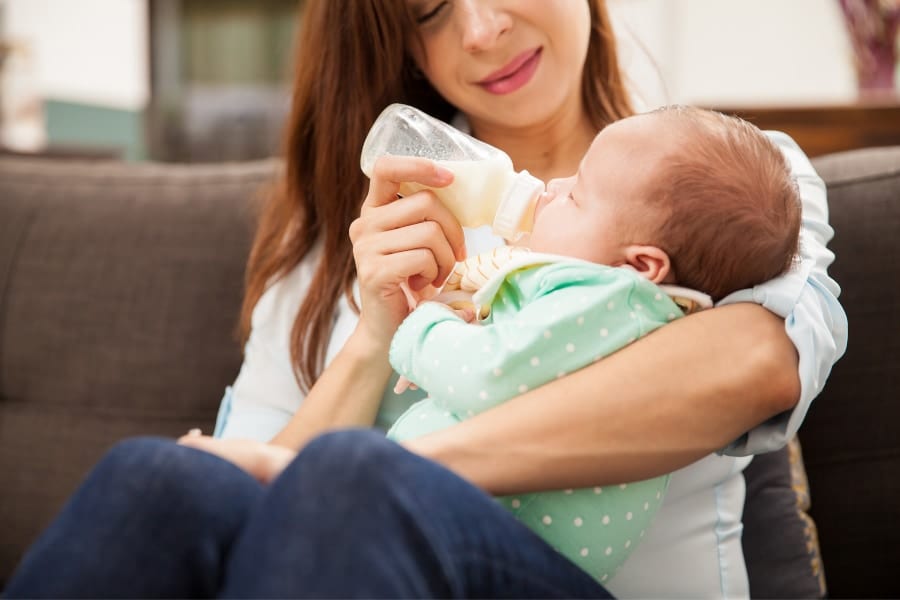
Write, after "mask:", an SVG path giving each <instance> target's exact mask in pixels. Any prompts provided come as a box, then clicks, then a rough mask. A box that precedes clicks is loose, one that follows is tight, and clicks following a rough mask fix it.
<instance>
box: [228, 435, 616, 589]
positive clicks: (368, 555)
mask: <svg viewBox="0 0 900 600" xmlns="http://www.w3.org/2000/svg"><path fill="white" fill-rule="evenodd" d="M224 595H225V596H235V597H238V596H256V597H262V596H266V597H276V596H293V597H354V596H355V597H359V596H363V597H504V596H505V597H517V598H528V597H542V598H550V597H608V596H607V592H606V590H605V589H604V588H603V587H602V586H600V585H599V584H598V583H597V582H596V581H594V580H593V579H592V578H591V577H589V576H588V575H586V574H585V573H584V572H583V571H581V570H580V569H578V568H577V567H576V566H575V565H573V564H572V563H570V562H569V561H567V560H566V559H565V558H563V557H562V556H560V555H559V554H558V553H556V552H555V551H554V550H553V549H552V548H550V547H549V546H547V545H546V544H545V543H544V542H543V541H542V540H541V539H540V538H538V537H537V536H536V535H534V534H533V533H532V532H531V531H530V530H529V529H527V528H526V527H524V526H523V525H521V524H520V523H519V522H518V521H516V520H515V519H514V518H513V517H512V516H510V515H509V514H508V513H507V512H506V511H505V510H504V509H503V508H502V507H501V506H500V505H499V504H498V503H497V502H496V501H495V500H494V499H493V498H491V497H490V496H488V495H487V494H485V493H484V492H482V491H481V490H479V489H477V488H475V487H474V486H472V485H471V484H469V483H468V482H466V481H465V480H463V479H461V478H459V477H457V476H456V475H454V474H453V473H451V472H450V471H448V470H447V469H444V468H443V467H441V466H439V465H437V464H436V463H433V462H431V461H428V460H425V459H423V458H421V457H419V456H416V455H414V454H412V453H410V452H407V451H406V450H404V449H403V448H402V447H401V446H399V445H397V444H396V443H394V442H391V441H389V440H386V439H385V438H384V436H383V435H381V434H379V433H375V432H371V431H367V430H348V431H342V432H335V433H331V434H326V435H324V436H321V437H319V438H317V439H316V440H314V441H313V442H312V443H310V445H309V446H307V448H306V449H304V451H303V452H301V453H300V454H299V455H298V457H297V459H295V460H294V461H293V462H292V463H291V465H290V466H289V467H288V468H287V469H286V470H285V472H284V473H283V474H282V475H281V476H280V477H279V478H278V479H277V480H276V481H275V482H274V483H273V484H272V486H271V488H270V489H269V490H268V492H267V493H266V496H265V498H264V499H263V500H262V502H261V503H260V504H259V505H258V506H257V507H256V508H255V509H254V511H253V514H252V516H251V517H250V519H249V520H248V523H247V527H246V528H245V529H244V531H243V532H242V533H241V535H240V539H239V540H238V542H237V543H236V544H235V547H234V550H233V552H232V555H231V559H230V562H229V566H228V569H227V575H226V581H225V588H224Z"/></svg>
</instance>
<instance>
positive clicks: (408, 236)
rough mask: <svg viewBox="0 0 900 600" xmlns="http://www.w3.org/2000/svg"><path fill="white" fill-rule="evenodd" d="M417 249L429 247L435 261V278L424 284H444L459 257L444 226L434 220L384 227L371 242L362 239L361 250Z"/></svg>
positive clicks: (387, 252)
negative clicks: (446, 234) (388, 229)
mask: <svg viewBox="0 0 900 600" xmlns="http://www.w3.org/2000/svg"><path fill="white" fill-rule="evenodd" d="M416 249H426V250H429V251H430V252H431V254H432V257H433V260H434V263H435V267H436V271H435V278H434V280H431V281H426V282H425V285H427V284H429V283H433V284H434V285H436V286H438V285H440V284H442V283H443V282H444V280H445V279H447V277H449V276H450V273H451V272H452V271H453V267H454V266H455V265H456V258H457V257H456V255H455V254H454V251H453V248H452V247H451V245H450V243H449V242H448V240H447V238H446V236H445V235H444V232H443V230H442V228H441V226H440V225H438V224H437V223H435V222H434V221H423V222H421V223H416V224H414V225H409V226H407V227H403V228H401V229H392V230H390V231H385V232H384V233H383V234H381V235H379V236H377V237H373V238H372V240H371V241H369V242H362V244H361V248H360V251H361V252H370V253H374V254H383V255H387V254H396V253H398V252H405V251H407V250H416ZM419 274H420V273H415V275H419Z"/></svg>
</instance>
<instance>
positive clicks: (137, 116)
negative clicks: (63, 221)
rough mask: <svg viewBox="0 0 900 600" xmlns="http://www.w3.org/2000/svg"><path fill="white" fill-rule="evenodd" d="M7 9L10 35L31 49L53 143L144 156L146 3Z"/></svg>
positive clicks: (39, 2) (44, 0) (30, 0)
mask: <svg viewBox="0 0 900 600" xmlns="http://www.w3.org/2000/svg"><path fill="white" fill-rule="evenodd" d="M4 8H5V10H4V12H5V14H4V24H3V26H4V30H5V31H4V33H5V35H6V36H8V37H9V38H11V39H14V40H20V41H23V42H25V43H27V44H28V45H29V46H30V48H31V50H32V54H33V59H34V77H35V80H36V86H37V89H38V91H39V93H40V94H41V95H42V96H43V98H44V99H45V101H46V102H45V105H44V110H45V112H46V122H47V135H48V139H49V142H50V143H51V144H65V145H69V144H73V143H78V144H81V143H86V144H87V145H91V146H105V147H119V148H123V149H124V151H125V154H126V156H128V157H129V158H140V157H141V156H142V155H143V128H142V114H143V111H144V109H145V108H146V106H147V102H148V100H149V95H150V82H149V60H148V18H147V0H5V2H4ZM73 115H75V116H77V117H78V119H76V120H75V121H73V120H72V116H73ZM84 132H89V133H90V135H89V136H88V137H87V138H85V135H84Z"/></svg>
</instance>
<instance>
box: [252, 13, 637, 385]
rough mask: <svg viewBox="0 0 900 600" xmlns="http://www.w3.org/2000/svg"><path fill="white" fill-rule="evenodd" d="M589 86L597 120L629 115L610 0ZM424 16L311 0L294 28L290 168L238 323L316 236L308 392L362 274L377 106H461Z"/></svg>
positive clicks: (303, 313)
mask: <svg viewBox="0 0 900 600" xmlns="http://www.w3.org/2000/svg"><path fill="white" fill-rule="evenodd" d="M590 12H591V22H592V27H591V37H590V45H589V48H588V57H587V61H586V64H585V70H584V82H583V94H584V102H585V106H586V107H587V110H588V114H589V115H590V118H591V119H592V121H593V123H594V125H595V126H596V128H597V130H598V131H599V130H600V129H602V128H603V127H604V126H606V125H607V124H609V123H611V122H612V121H615V120H617V119H620V118H623V117H626V116H628V115H630V114H632V112H633V111H632V107H631V103H630V100H629V96H628V92H627V90H626V88H625V84H624V81H623V78H622V76H621V73H620V70H619V63H618V59H617V55H616V44H615V37H614V34H613V31H612V26H611V24H610V20H609V15H608V13H607V10H606V5H605V1H604V0H590ZM414 31H416V23H415V19H414V18H413V15H412V14H411V11H410V9H409V7H408V5H407V2H406V0H391V1H386V0H352V1H338V0H307V2H306V6H305V9H304V11H303V14H302V25H301V28H300V31H299V33H298V38H297V50H296V60H295V65H296V66H295V76H294V85H293V90H294V96H293V103H292V107H291V115H290V118H289V121H288V123H287V128H286V136H285V141H284V159H285V168H284V173H283V174H282V175H281V178H280V180H279V181H278V182H277V184H276V185H275V186H274V188H273V190H272V192H271V194H270V197H269V199H268V202H267V204H266V206H265V207H264V209H263V211H262V214H261V215H260V220H259V225H258V228H257V231H256V237H255V240H254V242H253V248H252V250H251V252H250V259H249V262H248V265H247V273H246V278H245V285H246V293H245V295H244V301H243V306H242V307H241V319H240V332H241V337H242V340H244V341H246V339H247V337H248V336H249V334H250V324H251V315H252V312H253V308H254V306H255V305H256V303H257V302H258V301H259V299H260V297H261V296H262V295H263V293H264V292H265V290H266V289H267V287H268V286H269V285H271V283H272V282H274V281H275V280H277V279H278V278H279V277H282V276H284V275H285V274H287V273H288V272H289V271H290V270H291V269H292V268H294V267H295V266H296V265H297V264H298V263H300V261H301V260H303V258H304V257H306V256H307V255H308V254H309V253H310V252H311V251H312V250H313V248H314V246H315V245H316V244H321V246H322V247H321V260H320V261H319V263H318V265H317V267H316V271H315V275H314V276H313V279H312V282H311V284H310V287H309V290H308V291H307V293H306V297H305V298H304V299H303V302H302V303H301V306H300V310H299V311H298V313H297V316H296V318H295V320H294V325H293V328H292V330H291V362H292V363H293V365H294V369H295V373H296V375H297V380H298V383H299V384H300V386H301V388H302V389H304V390H305V391H308V390H309V388H310V387H312V384H313V383H314V381H315V379H316V377H317V376H318V374H319V373H320V371H321V369H322V363H323V361H324V355H325V349H326V347H327V344H328V339H329V336H330V334H331V328H332V324H333V319H334V314H335V307H336V305H337V302H338V299H339V298H340V295H341V294H345V295H346V296H347V298H348V300H349V301H350V303H351V305H352V306H353V307H354V308H355V309H357V310H358V308H357V307H356V306H355V303H354V301H353V298H352V293H351V290H352V286H353V282H354V280H355V278H356V271H355V265H354V263H353V252H352V247H351V244H350V239H349V236H348V234H347V230H348V228H349V227H350V223H351V222H352V221H353V219H355V218H356V217H357V216H359V208H360V205H361V204H362V201H363V199H364V198H365V195H366V190H367V180H366V178H365V176H364V175H363V173H362V172H361V171H360V168H359V152H360V149H361V148H362V142H363V140H364V139H365V136H366V133H367V132H368V130H369V127H371V125H372V123H373V122H374V121H375V118H376V117H377V116H378V114H379V113H380V112H381V110H382V109H383V108H384V107H385V106H387V105H388V104H390V103H392V102H403V103H405V104H411V105H413V106H416V107H418V108H420V109H422V110H424V111H425V112H427V113H429V114H431V115H433V116H435V117H437V118H439V119H442V120H445V121H449V120H450V119H451V118H452V117H453V114H454V113H455V108H454V107H453V106H451V105H450V104H448V103H447V102H446V101H445V100H444V99H443V98H442V97H441V96H440V95H439V94H438V93H437V92H436V91H435V90H434V89H433V88H432V87H431V85H430V84H429V83H428V81H427V80H426V79H425V78H423V77H422V76H421V75H420V74H418V71H417V69H416V67H415V65H414V63H413V60H412V57H411V53H410V52H409V51H408V48H407V44H408V43H410V41H412V42H415V37H414V36H411V35H410V33H409V32H414Z"/></svg>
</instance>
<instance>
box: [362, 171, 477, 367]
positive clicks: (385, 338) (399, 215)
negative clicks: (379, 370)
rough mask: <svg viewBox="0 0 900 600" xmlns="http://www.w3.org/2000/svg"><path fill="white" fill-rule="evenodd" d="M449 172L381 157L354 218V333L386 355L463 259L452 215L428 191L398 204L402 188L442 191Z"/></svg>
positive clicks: (462, 243) (459, 232) (461, 242)
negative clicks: (357, 300) (357, 311)
mask: <svg viewBox="0 0 900 600" xmlns="http://www.w3.org/2000/svg"><path fill="white" fill-rule="evenodd" d="M452 181H453V173H452V172H450V171H448V170H447V169H445V168H443V167H440V166H439V165H437V164H435V163H434V162H433V161H430V160H428V159H425V158H411V157H402V156H384V157H382V158H379V159H378V161H377V162H376V163H375V166H374V168H373V172H372V178H371V182H370V184H369V193H368V195H367V196H366V199H365V201H364V202H363V205H362V210H361V211H360V216H359V218H358V219H356V220H355V221H354V222H353V223H352V224H351V226H350V239H351V241H352V242H353V256H354V259H355V261H356V272H357V277H358V279H359V288H360V296H361V304H362V306H361V315H360V323H359V326H358V327H357V332H358V333H362V334H364V335H365V336H367V337H368V338H369V339H370V341H372V342H374V343H375V344H376V345H377V347H381V348H384V349H386V348H387V347H388V346H389V344H390V340H391V336H393V334H394V332H395V331H396V330H397V327H399V325H400V322H401V321H402V320H403V318H404V317H406V315H407V314H408V313H409V306H410V300H408V299H407V297H406V294H405V293H404V290H403V288H402V286H403V285H408V290H410V292H411V293H412V295H413V298H412V299H411V300H412V301H413V302H414V301H417V300H419V299H421V298H422V297H424V296H426V295H427V290H426V288H428V287H429V286H438V285H440V284H442V283H443V282H444V280H445V279H446V278H447V277H448V276H449V275H450V272H451V271H452V270H453V267H454V265H455V264H456V261H458V260H463V259H464V258H465V252H466V251H465V237H464V235H463V231H462V227H461V226H460V225H459V222H458V221H457V220H456V218H455V217H454V216H453V214H452V213H451V212H450V211H449V210H448V209H447V208H446V207H445V206H444V205H443V204H442V203H441V202H440V201H439V200H438V199H437V197H435V195H434V194H433V193H432V192H430V191H427V190H424V191H419V192H415V193H412V194H409V195H407V196H405V197H403V198H402V199H398V197H397V194H398V192H399V191H400V185H401V184H402V183H412V184H420V185H423V186H429V187H443V186H446V185H448V184H449V183H450V182H452Z"/></svg>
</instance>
